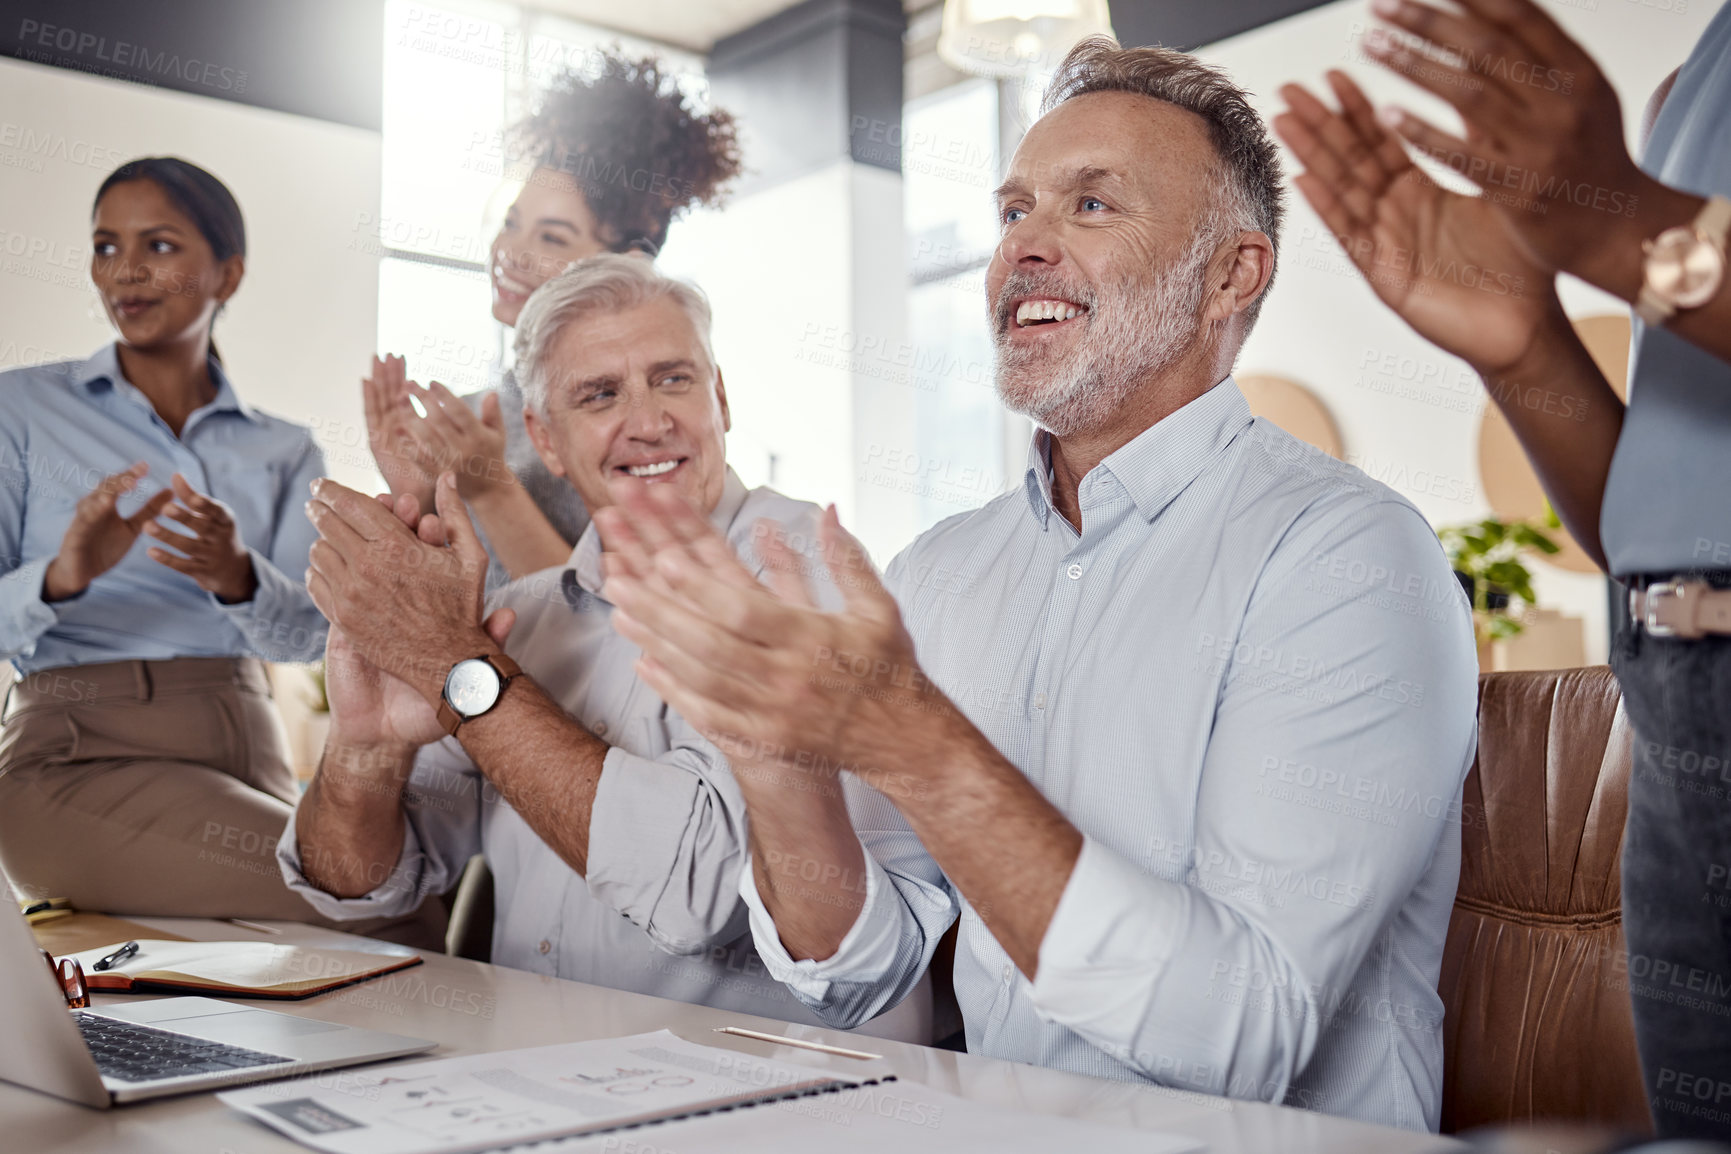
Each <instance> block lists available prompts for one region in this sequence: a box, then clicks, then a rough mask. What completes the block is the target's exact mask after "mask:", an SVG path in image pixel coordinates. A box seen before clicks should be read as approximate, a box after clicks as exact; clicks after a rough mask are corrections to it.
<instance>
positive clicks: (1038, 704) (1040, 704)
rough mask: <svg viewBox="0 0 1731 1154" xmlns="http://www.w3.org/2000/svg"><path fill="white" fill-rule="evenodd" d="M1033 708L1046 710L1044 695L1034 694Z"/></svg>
mask: <svg viewBox="0 0 1731 1154" xmlns="http://www.w3.org/2000/svg"><path fill="white" fill-rule="evenodd" d="M1034 708H1035V709H1044V708H1046V695H1045V694H1044V693H1036V694H1034Z"/></svg>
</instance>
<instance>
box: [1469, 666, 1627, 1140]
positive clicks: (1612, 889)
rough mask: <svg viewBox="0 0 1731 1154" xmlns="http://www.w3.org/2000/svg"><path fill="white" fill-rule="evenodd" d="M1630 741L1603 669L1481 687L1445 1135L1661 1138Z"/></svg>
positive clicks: (1510, 678)
mask: <svg viewBox="0 0 1731 1154" xmlns="http://www.w3.org/2000/svg"><path fill="white" fill-rule="evenodd" d="M1630 732H1631V731H1630V728H1629V722H1628V718H1627V716H1626V715H1625V713H1624V712H1623V708H1622V693H1621V691H1620V690H1619V689H1618V687H1617V682H1616V679H1615V678H1613V677H1612V675H1611V670H1610V669H1609V668H1608V667H1606V666H1595V667H1592V668H1588V669H1565V670H1555V671H1546V672H1521V673H1490V674H1486V675H1484V676H1482V677H1481V678H1480V679H1479V750H1478V759H1477V761H1476V762H1475V763H1474V765H1473V769H1472V772H1471V773H1470V774H1468V776H1467V780H1466V790H1465V795H1464V798H1463V805H1462V819H1461V849H1462V860H1461V880H1460V890H1459V893H1458V894H1457V896H1456V898H1455V907H1454V914H1453V916H1452V917H1451V918H1450V920H1449V930H1448V941H1447V945H1446V946H1445V948H1444V951H1443V963H1442V978H1441V981H1440V982H1439V983H1438V989H1439V990H1440V992H1441V994H1442V999H1443V1003H1444V1006H1445V1012H1446V1016H1445V1018H1444V1024H1443V1045H1444V1066H1443V1103H1442V1128H1443V1130H1444V1131H1445V1132H1453V1131H1457V1130H1465V1129H1469V1128H1471V1127H1474V1126H1482V1125H1490V1124H1496V1123H1518V1122H1529V1121H1538V1120H1547V1119H1570V1120H1575V1121H1584V1122H1590V1123H1596V1124H1599V1125H1602V1126H1607V1127H1614V1128H1617V1129H1620V1130H1625V1131H1630V1132H1637V1133H1647V1132H1649V1131H1650V1130H1651V1122H1650V1120H1649V1117H1648V1113H1647V1101H1646V1095H1645V1092H1644V1089H1643V1086H1642V1082H1641V1070H1640V1063H1639V1059H1638V1058H1637V1055H1636V1051H1635V1031H1634V1023H1633V1019H1632V1017H1631V1015H1630V1011H1629V993H1628V970H1627V965H1626V962H1625V954H1624V949H1623V919H1622V900H1621V893H1620V889H1619V887H1620V884H1621V879H1620V873H1619V868H1618V867H1619V863H1620V853H1621V847H1622V840H1623V817H1624V814H1625V813H1626V812H1627V809H1628V788H1629V748H1630V746H1629V740H1630Z"/></svg>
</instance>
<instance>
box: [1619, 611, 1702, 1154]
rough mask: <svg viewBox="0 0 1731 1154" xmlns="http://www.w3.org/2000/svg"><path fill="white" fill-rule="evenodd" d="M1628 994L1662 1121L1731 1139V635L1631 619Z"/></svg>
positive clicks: (1622, 666)
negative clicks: (1671, 629)
mask: <svg viewBox="0 0 1731 1154" xmlns="http://www.w3.org/2000/svg"><path fill="white" fill-rule="evenodd" d="M1612 664H1613V665H1614V667H1615V669H1616V672H1617V680H1618V681H1619V682H1621V683H1622V687H1623V700H1624V703H1625V705H1626V706H1627V708H1628V711H1629V719H1630V721H1631V722H1633V724H1634V730H1635V739H1634V765H1633V770H1634V772H1633V773H1632V774H1631V776H1630V780H1629V819H1628V825H1627V827H1626V829H1625V831H1624V836H1623V928H1624V934H1625V938H1626V940H1627V944H1628V950H1629V968H1628V980H1629V995H1630V999H1631V1001H1632V1003H1633V1006H1634V1012H1635V1036H1636V1040H1637V1042H1638V1044H1639V1046H1640V1051H1641V1069H1642V1073H1643V1075H1644V1076H1645V1078H1646V1082H1647V1099H1648V1102H1649V1104H1650V1105H1651V1107H1652V1111H1653V1123H1654V1126H1655V1127H1656V1128H1657V1130H1658V1132H1659V1134H1660V1135H1661V1136H1665V1137H1683V1136H1695V1137H1712V1138H1718V1139H1725V1140H1731V637H1711V636H1710V637H1704V638H1700V639H1698V640H1694V641H1685V640H1680V639H1677V638H1671V637H1656V636H1653V635H1652V634H1651V633H1648V632H1646V631H1644V630H1642V629H1640V628H1639V627H1636V628H1632V629H1627V630H1625V631H1624V632H1623V633H1622V634H1620V635H1619V636H1618V638H1617V642H1616V644H1615V646H1614V647H1613V654H1612Z"/></svg>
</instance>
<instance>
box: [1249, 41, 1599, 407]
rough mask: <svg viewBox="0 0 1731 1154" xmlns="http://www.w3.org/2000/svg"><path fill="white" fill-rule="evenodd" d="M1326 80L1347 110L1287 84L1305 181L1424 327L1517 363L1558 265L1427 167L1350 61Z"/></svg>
mask: <svg viewBox="0 0 1731 1154" xmlns="http://www.w3.org/2000/svg"><path fill="white" fill-rule="evenodd" d="M1328 82H1329V86H1330V87H1331V88H1332V89H1333V90H1334V94H1335V96H1336V98H1337V99H1338V100H1339V102H1340V111H1338V112H1336V111H1333V110H1331V109H1329V108H1328V107H1327V106H1325V105H1324V104H1323V103H1322V102H1321V101H1319V100H1317V99H1316V98H1315V97H1314V96H1312V95H1311V94H1310V93H1309V92H1307V91H1305V90H1304V89H1303V88H1301V87H1300V86H1298V85H1296V84H1288V85H1286V86H1284V87H1283V88H1281V90H1280V94H1281V96H1282V97H1283V98H1284V99H1285V100H1286V101H1287V104H1288V105H1289V111H1287V112H1285V113H1282V114H1281V115H1280V116H1277V117H1275V120H1274V128H1275V131H1276V132H1278V133H1279V134H1280V137H1281V139H1283V140H1284V141H1286V144H1287V146H1288V147H1290V148H1291V149H1292V151H1293V152H1294V153H1295V154H1296V155H1297V157H1298V159H1299V160H1300V162H1302V163H1303V164H1304V167H1305V171H1304V172H1303V173H1301V174H1300V175H1299V176H1298V177H1297V178H1296V180H1295V183H1296V184H1297V186H1298V189H1299V191H1300V192H1302V193H1303V194H1304V197H1305V199H1306V200H1308V201H1309V202H1310V204H1311V207H1313V208H1314V209H1316V212H1317V215H1318V216H1320V217H1322V220H1323V223H1325V224H1326V225H1327V226H1328V227H1329V229H1330V230H1331V231H1332V232H1334V233H1335V234H1336V235H1337V237H1338V238H1339V239H1340V242H1341V244H1342V246H1343V247H1344V248H1345V250H1346V254H1347V256H1348V257H1350V258H1351V260H1352V261H1353V263H1354V264H1355V265H1356V266H1357V267H1358V269H1359V271H1360V272H1362V273H1363V274H1364V277H1365V279H1366V280H1367V281H1369V282H1370V286H1371V288H1372V289H1373V290H1374V291H1375V292H1376V295H1377V296H1378V297H1380V298H1382V300H1383V302H1384V303H1386V304H1387V305H1388V306H1389V307H1390V308H1392V309H1394V311H1395V312H1396V313H1398V314H1400V316H1401V318H1402V319H1404V320H1405V321H1406V322H1407V323H1408V324H1410V325H1411V326H1412V327H1413V328H1414V329H1415V330H1417V331H1418V333H1419V335H1421V336H1423V337H1425V338H1426V339H1428V340H1430V341H1432V342H1434V343H1436V344H1437V345H1440V346H1441V347H1442V348H1444V349H1446V350H1447V351H1449V352H1451V353H1454V354H1455V355H1457V356H1459V357H1461V358H1463V359H1464V360H1466V361H1467V362H1469V363H1470V364H1472V365H1473V366H1474V367H1475V368H1476V369H1478V370H1479V371H1480V372H1481V373H1484V374H1487V375H1493V376H1494V375H1496V374H1497V373H1499V372H1501V371H1503V370H1505V369H1507V368H1508V367H1510V366H1511V365H1514V364H1515V363H1517V362H1518V361H1519V360H1520V358H1521V357H1522V355H1523V354H1524V353H1526V351H1527V350H1528V348H1529V347H1530V346H1531V344H1532V342H1533V340H1534V338H1535V336H1536V334H1537V333H1538V332H1539V330H1540V327H1541V326H1542V325H1544V324H1545V323H1547V322H1555V321H1556V320H1557V319H1558V318H1560V317H1561V315H1562V313H1561V306H1560V305H1559V304H1558V303H1557V300H1556V292H1555V289H1554V286H1553V283H1552V275H1551V273H1550V272H1549V270H1547V269H1546V268H1544V267H1543V266H1542V265H1541V264H1539V262H1537V261H1536V260H1534V259H1533V257H1532V256H1531V254H1529V253H1528V252H1527V251H1526V249H1525V248H1524V247H1523V246H1522V245H1521V244H1520V243H1519V241H1517V239H1516V238H1515V236H1514V234H1513V233H1512V232H1511V231H1510V230H1509V229H1508V228H1507V227H1505V225H1504V222H1503V220H1502V219H1501V216H1500V214H1499V213H1498V212H1497V211H1496V209H1495V208H1494V207H1493V206H1492V205H1491V204H1490V203H1489V202H1488V201H1486V200H1485V199H1483V198H1480V197H1470V196H1461V195H1459V194H1457V193H1453V192H1449V191H1448V190H1447V189H1444V188H1442V187H1441V186H1440V185H1438V184H1437V183H1436V182H1435V181H1433V180H1431V179H1430V177H1428V176H1426V175H1425V174H1424V173H1423V172H1422V171H1421V170H1420V169H1419V168H1418V167H1417V166H1416V165H1415V164H1414V163H1413V162H1412V158H1411V157H1409V156H1408V155H1407V152H1406V148H1405V147H1404V146H1403V145H1402V143H1401V141H1400V138H1399V137H1397V136H1396V135H1395V134H1394V133H1393V132H1392V131H1390V130H1389V129H1388V128H1386V127H1385V126H1383V125H1382V124H1381V123H1379V122H1378V120H1377V118H1376V114H1375V113H1374V111H1373V110H1372V108H1371V105H1370V101H1369V100H1367V99H1366V98H1365V96H1364V93H1363V92H1361V91H1360V90H1359V88H1358V86H1357V85H1356V84H1354V83H1353V82H1352V81H1351V80H1350V79H1348V77H1347V76H1346V75H1345V74H1344V73H1341V72H1330V73H1329V74H1328ZM1564 323H1566V322H1564Z"/></svg>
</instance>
